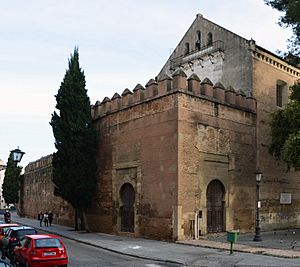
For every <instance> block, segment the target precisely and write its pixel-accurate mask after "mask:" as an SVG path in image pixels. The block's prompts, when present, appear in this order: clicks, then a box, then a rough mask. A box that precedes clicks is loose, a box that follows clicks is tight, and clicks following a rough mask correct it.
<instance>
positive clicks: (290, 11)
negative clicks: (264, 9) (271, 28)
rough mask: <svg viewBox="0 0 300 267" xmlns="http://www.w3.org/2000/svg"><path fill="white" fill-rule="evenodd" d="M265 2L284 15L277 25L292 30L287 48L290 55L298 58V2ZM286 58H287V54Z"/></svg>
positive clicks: (299, 54) (289, 0) (273, 0)
mask: <svg viewBox="0 0 300 267" xmlns="http://www.w3.org/2000/svg"><path fill="white" fill-rule="evenodd" d="M265 2H266V3H267V5H270V6H271V7H273V8H275V9H277V10H279V11H281V12H284V15H283V16H281V17H280V21H279V25H280V26H283V27H291V28H292V31H293V36H292V37H291V39H289V45H288V48H289V51H290V53H291V54H294V55H297V56H300V1H299V0H265ZM286 56H288V53H287V54H286ZM289 58H291V56H290V57H289ZM292 60H293V59H292ZM294 60H295V58H294ZM296 62H299V59H296Z"/></svg>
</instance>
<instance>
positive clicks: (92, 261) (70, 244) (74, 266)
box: [39, 231, 182, 267]
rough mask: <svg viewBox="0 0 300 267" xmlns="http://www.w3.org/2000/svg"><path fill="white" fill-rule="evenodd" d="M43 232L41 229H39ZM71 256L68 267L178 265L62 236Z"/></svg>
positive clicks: (172, 266)
mask: <svg viewBox="0 0 300 267" xmlns="http://www.w3.org/2000/svg"><path fill="white" fill-rule="evenodd" d="M39 232H40V233H42V232H41V231H39ZM62 239H63V241H64V243H65V245H66V247H67V252H68V256H69V265H68V267H83V266H84V267H98V266H101V267H115V266H122V267H178V266H182V265H176V264H171V263H162V262H155V261H148V260H144V259H139V258H135V257H128V256H125V255H121V254H117V253H113V252H110V251H107V250H103V249H100V248H96V247H93V246H89V245H85V244H82V243H78V242H76V241H73V240H69V239H66V238H62Z"/></svg>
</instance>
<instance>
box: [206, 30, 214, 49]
mask: <svg viewBox="0 0 300 267" xmlns="http://www.w3.org/2000/svg"><path fill="white" fill-rule="evenodd" d="M212 44H213V36H212V33H211V32H209V33H208V34H207V46H212Z"/></svg>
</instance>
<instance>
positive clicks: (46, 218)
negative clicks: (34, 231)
mask: <svg viewBox="0 0 300 267" xmlns="http://www.w3.org/2000/svg"><path fill="white" fill-rule="evenodd" d="M48 222H49V217H48V212H45V214H44V224H45V226H49V224H48Z"/></svg>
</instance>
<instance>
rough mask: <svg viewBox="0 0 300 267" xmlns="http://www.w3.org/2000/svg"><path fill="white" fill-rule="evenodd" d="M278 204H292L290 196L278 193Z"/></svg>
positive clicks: (289, 194)
mask: <svg viewBox="0 0 300 267" xmlns="http://www.w3.org/2000/svg"><path fill="white" fill-rule="evenodd" d="M280 204H292V194H291V193H280Z"/></svg>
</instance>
